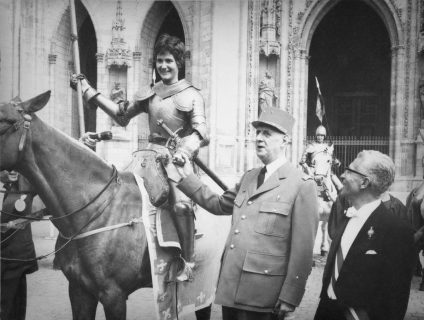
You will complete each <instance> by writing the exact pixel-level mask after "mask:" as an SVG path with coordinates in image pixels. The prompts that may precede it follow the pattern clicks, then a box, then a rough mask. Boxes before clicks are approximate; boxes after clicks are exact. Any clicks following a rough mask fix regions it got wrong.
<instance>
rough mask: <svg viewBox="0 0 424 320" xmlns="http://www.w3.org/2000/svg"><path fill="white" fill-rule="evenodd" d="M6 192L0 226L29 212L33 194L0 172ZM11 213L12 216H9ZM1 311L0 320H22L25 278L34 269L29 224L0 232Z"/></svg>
mask: <svg viewBox="0 0 424 320" xmlns="http://www.w3.org/2000/svg"><path fill="white" fill-rule="evenodd" d="M0 181H1V182H2V183H4V188H5V190H6V192H5V194H4V198H3V204H2V209H1V210H2V214H1V222H2V225H7V223H9V222H11V221H12V220H16V219H17V218H18V217H17V216H25V215H29V214H30V213H31V209H32V201H33V199H34V197H35V195H36V194H35V192H33V190H31V186H30V184H29V183H28V181H27V180H26V179H25V178H24V177H23V176H22V175H20V174H18V173H17V172H8V171H2V172H0ZM10 214H12V215H10ZM1 256H2V260H1V311H0V318H1V319H2V320H24V319H25V315H26V305H27V282H26V275H27V274H30V273H33V272H35V271H37V270H38V264H37V261H36V260H35V257H36V256H35V248H34V242H33V241H32V232H31V225H30V224H29V223H28V224H26V225H24V226H23V229H19V228H16V229H15V228H7V231H6V232H3V230H2V233H1Z"/></svg>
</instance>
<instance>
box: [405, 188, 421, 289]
mask: <svg viewBox="0 0 424 320" xmlns="http://www.w3.org/2000/svg"><path fill="white" fill-rule="evenodd" d="M423 199H424V182H422V183H421V185H419V186H418V187H416V188H415V189H413V190H412V191H411V192H410V193H409V195H408V197H407V198H406V209H407V211H406V212H407V216H408V220H409V222H410V223H411V226H412V228H413V229H414V230H415V231H416V232H415V235H414V238H415V239H414V240H415V242H416V243H417V245H418V247H419V249H420V250H424V201H423ZM419 289H420V291H424V265H423V266H422V280H421V284H420V288H419Z"/></svg>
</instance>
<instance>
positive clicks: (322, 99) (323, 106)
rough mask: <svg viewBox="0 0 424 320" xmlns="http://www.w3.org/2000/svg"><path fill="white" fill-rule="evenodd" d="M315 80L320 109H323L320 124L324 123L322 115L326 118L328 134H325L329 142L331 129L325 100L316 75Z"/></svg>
mask: <svg viewBox="0 0 424 320" xmlns="http://www.w3.org/2000/svg"><path fill="white" fill-rule="evenodd" d="M315 82H316V85H317V90H318V99H320V101H321V107H322V110H323V121H322V122H321V124H323V123H324V117H325V120H326V122H327V131H328V135H327V136H328V137H329V140H330V142H332V141H331V130H330V125H329V123H328V118H327V113H326V112H325V102H324V97H323V95H322V93H321V88H320V86H319V82H318V77H317V76H315Z"/></svg>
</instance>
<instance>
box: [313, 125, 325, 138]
mask: <svg viewBox="0 0 424 320" xmlns="http://www.w3.org/2000/svg"><path fill="white" fill-rule="evenodd" d="M315 135H316V136H317V135H323V136H326V135H327V130H325V127H324V126H319V127H318V128H317V130H316V131H315Z"/></svg>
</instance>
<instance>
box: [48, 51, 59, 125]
mask: <svg viewBox="0 0 424 320" xmlns="http://www.w3.org/2000/svg"><path fill="white" fill-rule="evenodd" d="M56 59H57V55H56V54H52V53H51V54H49V88H50V90H51V95H50V100H49V114H48V118H49V119H48V123H55V110H56V108H55V86H54V83H55V77H54V75H55V69H56Z"/></svg>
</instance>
